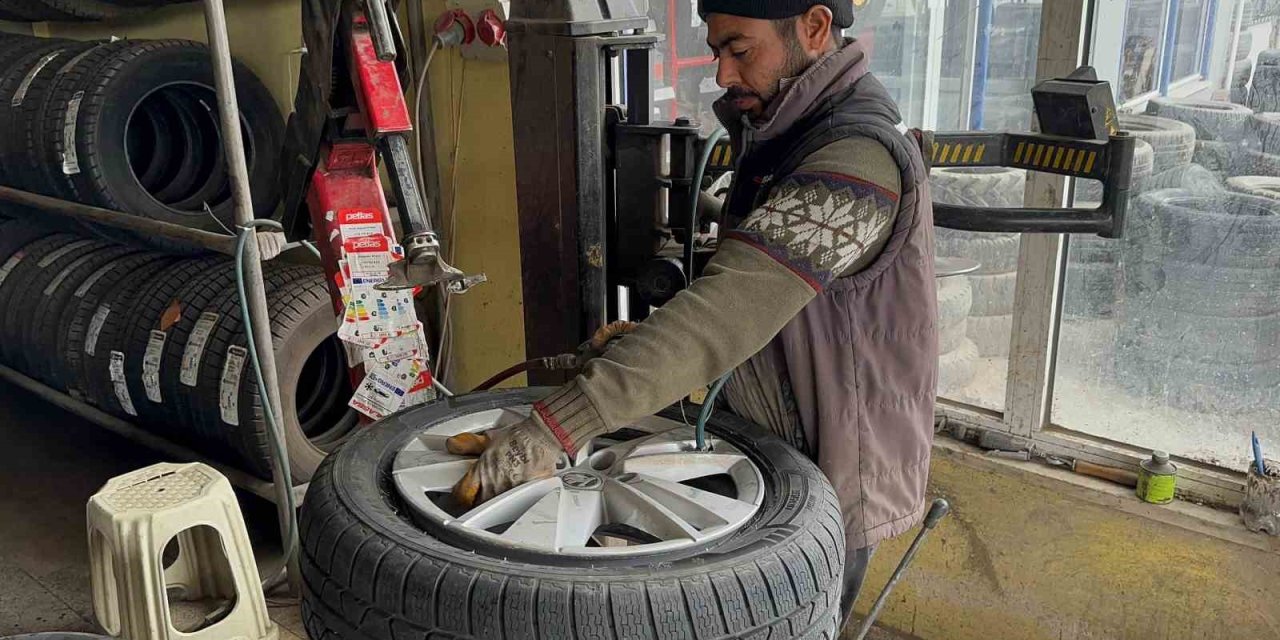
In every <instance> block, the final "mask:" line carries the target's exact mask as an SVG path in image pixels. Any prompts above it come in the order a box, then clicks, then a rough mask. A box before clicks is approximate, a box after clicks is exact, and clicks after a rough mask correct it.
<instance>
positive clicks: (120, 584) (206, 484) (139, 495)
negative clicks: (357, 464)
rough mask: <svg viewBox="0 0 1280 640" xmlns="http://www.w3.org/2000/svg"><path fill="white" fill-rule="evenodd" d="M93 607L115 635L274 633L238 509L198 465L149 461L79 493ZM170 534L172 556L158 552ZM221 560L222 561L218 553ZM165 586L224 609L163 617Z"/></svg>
mask: <svg viewBox="0 0 1280 640" xmlns="http://www.w3.org/2000/svg"><path fill="white" fill-rule="evenodd" d="M88 522H89V562H90V565H91V573H90V578H91V582H92V585H93V611H94V614H95V615H97V617H98V623H99V624H101V625H102V627H103V628H104V629H105V630H106V631H107V633H108V634H110V635H111V636H113V637H118V638H123V639H125V640H178V639H180V638H181V639H185V640H276V638H277V636H278V633H279V632H278V630H277V629H276V626H275V623H273V622H271V618H270V616H269V615H268V614H267V604H266V601H265V599H264V598H263V596H262V589H261V587H260V584H259V578H258V567H257V564H255V563H254V559H253V550H252V547H251V546H250V544H249V535H248V533H247V532H246V531H245V527H244V517H243V516H242V515H241V514H240V506H239V505H238V504H237V503H236V496H235V493H234V492H232V490H231V484H230V483H229V482H227V479H226V478H224V477H223V476H222V474H220V473H218V472H217V471H215V470H214V469H213V468H212V467H209V466H208V465H204V464H199V463H196V464H168V463H162V464H156V465H152V466H150V467H147V468H145V469H139V470H137V471H134V472H131V473H127V474H125V475H122V476H117V477H115V478H112V479H111V480H109V481H107V484H106V485H104V486H103V487H102V489H101V490H100V491H98V493H96V494H94V496H93V497H92V498H89V506H88ZM175 538H176V540H177V543H178V554H177V558H176V560H173V561H172V564H171V565H170V566H169V567H168V568H165V566H164V564H165V560H164V559H163V558H162V555H163V554H164V552H165V547H166V546H167V545H168V544H169V542H170V541H171V540H174V539H175ZM224 558H225V560H224ZM166 586H167V589H169V590H170V591H176V592H178V593H180V594H181V596H182V598H181V599H183V600H199V599H204V598H221V599H226V600H230V601H232V602H233V603H234V604H233V605H232V608H231V611H230V612H229V613H227V614H226V615H225V617H223V618H222V619H221V620H218V621H217V622H215V623H213V624H212V625H210V626H207V627H205V628H203V629H199V630H197V631H194V632H191V633H184V632H181V631H179V630H178V629H176V628H175V627H174V625H173V620H172V616H171V612H170V610H169V596H168V593H166Z"/></svg>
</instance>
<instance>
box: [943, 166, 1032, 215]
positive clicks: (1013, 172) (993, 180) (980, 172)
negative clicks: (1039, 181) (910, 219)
mask: <svg viewBox="0 0 1280 640" xmlns="http://www.w3.org/2000/svg"><path fill="white" fill-rule="evenodd" d="M1026 184H1027V172H1026V171H1023V170H1021V169H1010V168H1007V167H940V168H937V169H934V170H932V171H931V172H930V173H929V190H930V193H931V194H932V197H933V200H934V201H935V202H941V203H944V204H951V205H962V206H970V207H999V208H1009V207H1020V206H1022V200H1023V191H1024V190H1025V189H1026Z"/></svg>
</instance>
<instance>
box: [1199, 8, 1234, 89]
mask: <svg viewBox="0 0 1280 640" xmlns="http://www.w3.org/2000/svg"><path fill="white" fill-rule="evenodd" d="M1217 21H1218V0H1209V11H1208V15H1206V16H1205V20H1204V39H1203V40H1202V41H1201V43H1200V47H1201V49H1200V77H1201V78H1203V79H1204V80H1206V81H1208V80H1209V66H1210V65H1209V62H1210V60H1212V59H1213V28H1214V26H1215V25H1214V23H1215V22H1217ZM1235 64H1236V62H1235V60H1234V59H1233V60H1229V61H1228V65H1227V69H1228V73H1227V76H1228V77H1230V76H1231V70H1233V69H1234V68H1235Z"/></svg>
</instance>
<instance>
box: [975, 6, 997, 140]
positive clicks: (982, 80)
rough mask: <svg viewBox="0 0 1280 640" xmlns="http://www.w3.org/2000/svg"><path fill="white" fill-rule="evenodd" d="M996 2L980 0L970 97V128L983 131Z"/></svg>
mask: <svg viewBox="0 0 1280 640" xmlns="http://www.w3.org/2000/svg"><path fill="white" fill-rule="evenodd" d="M995 6H996V3H995V0H978V29H977V31H978V36H977V38H978V39H977V43H976V44H975V45H974V60H973V91H972V93H971V94H970V97H969V105H970V106H969V128H970V129H972V130H974V131H978V130H980V129H982V120H983V118H984V117H985V116H986V104H987V102H986V101H987V63H988V61H989V60H990V57H991V29H992V24H991V23H992V21H993V20H994V19H995Z"/></svg>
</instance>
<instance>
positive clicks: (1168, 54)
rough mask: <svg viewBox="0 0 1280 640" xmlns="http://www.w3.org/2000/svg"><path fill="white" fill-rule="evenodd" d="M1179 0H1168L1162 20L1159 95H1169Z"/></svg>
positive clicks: (1176, 35) (1176, 34)
mask: <svg viewBox="0 0 1280 640" xmlns="http://www.w3.org/2000/svg"><path fill="white" fill-rule="evenodd" d="M1181 5H1182V3H1181V1H1180V0H1169V5H1168V7H1169V10H1168V13H1166V15H1165V21H1164V46H1163V47H1162V48H1161V50H1160V95H1162V96H1167V95H1169V82H1170V81H1171V80H1173V52H1174V49H1175V47H1174V46H1173V44H1174V42H1173V41H1174V40H1175V39H1176V38H1177V37H1178V9H1179V7H1180V6H1181Z"/></svg>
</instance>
